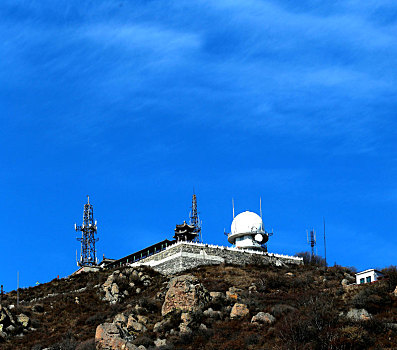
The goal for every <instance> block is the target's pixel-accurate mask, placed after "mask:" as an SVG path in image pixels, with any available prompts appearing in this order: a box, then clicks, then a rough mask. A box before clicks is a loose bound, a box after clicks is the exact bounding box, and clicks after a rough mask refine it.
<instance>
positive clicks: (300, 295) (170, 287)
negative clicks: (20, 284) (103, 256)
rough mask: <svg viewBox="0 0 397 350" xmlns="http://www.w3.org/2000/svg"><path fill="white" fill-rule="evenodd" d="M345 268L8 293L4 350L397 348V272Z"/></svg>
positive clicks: (95, 279) (58, 283) (126, 278)
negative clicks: (360, 281)
mask: <svg viewBox="0 0 397 350" xmlns="http://www.w3.org/2000/svg"><path fill="white" fill-rule="evenodd" d="M384 272H385V273H386V274H387V275H388V276H389V277H388V278H387V279H385V280H383V281H379V282H377V283H372V284H368V285H360V286H356V285H354V284H353V282H354V277H353V273H352V271H351V270H349V269H348V268H343V267H340V266H334V267H329V268H325V267H316V266H303V265H302V266H289V267H285V266H284V267H275V266H258V265H254V264H253V265H247V266H245V267H237V266H228V265H219V266H205V267H200V268H197V269H195V270H191V271H187V272H184V273H183V274H180V275H172V276H163V275H161V274H159V273H157V272H155V271H153V270H151V269H149V268H144V267H137V268H124V269H119V270H113V271H100V272H90V273H82V274H79V275H74V276H71V277H69V278H64V279H60V280H58V279H56V280H53V281H51V282H49V283H46V284H42V285H39V286H36V287H34V288H27V289H23V290H21V291H20V299H21V303H20V305H19V306H18V307H17V306H16V293H15V291H14V292H11V293H8V294H7V295H6V296H5V297H4V298H3V301H2V306H1V307H0V349H29V350H30V349H32V350H41V349H47V350H56V349H63V350H69V349H76V350H88V349H97V350H100V349H102V350H111V349H133V350H137V349H139V350H148V349H163V350H165V349H224V350H232V349H396V348H397V288H396V284H397V270H396V268H395V267H391V268H388V269H385V270H384Z"/></svg>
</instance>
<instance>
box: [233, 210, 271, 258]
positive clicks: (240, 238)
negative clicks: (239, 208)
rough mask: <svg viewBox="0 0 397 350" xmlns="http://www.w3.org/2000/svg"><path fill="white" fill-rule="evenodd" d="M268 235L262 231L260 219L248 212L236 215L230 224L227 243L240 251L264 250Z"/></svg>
mask: <svg viewBox="0 0 397 350" xmlns="http://www.w3.org/2000/svg"><path fill="white" fill-rule="evenodd" d="M268 239H269V235H268V234H267V232H266V231H265V230H264V227H263V222H262V218H261V217H260V216H259V215H257V214H255V213H253V212H250V211H245V212H243V213H240V214H238V215H237V216H236V217H235V218H234V219H233V222H232V227H231V233H230V234H229V235H228V241H229V243H231V244H233V245H235V246H236V247H237V248H241V249H253V250H265V248H264V247H265V246H264V245H265V243H266V242H267V241H268Z"/></svg>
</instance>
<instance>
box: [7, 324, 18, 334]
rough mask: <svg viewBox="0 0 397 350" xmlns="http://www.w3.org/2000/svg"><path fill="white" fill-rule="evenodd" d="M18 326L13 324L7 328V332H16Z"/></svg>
mask: <svg viewBox="0 0 397 350" xmlns="http://www.w3.org/2000/svg"><path fill="white" fill-rule="evenodd" d="M15 330H16V328H15V327H14V326H13V325H12V324H11V325H9V326H8V327H7V328H6V331H7V333H14V332H15Z"/></svg>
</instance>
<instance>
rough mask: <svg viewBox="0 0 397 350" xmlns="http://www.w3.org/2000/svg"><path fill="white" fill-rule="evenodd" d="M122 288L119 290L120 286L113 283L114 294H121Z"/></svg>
mask: <svg viewBox="0 0 397 350" xmlns="http://www.w3.org/2000/svg"><path fill="white" fill-rule="evenodd" d="M119 292H120V290H119V286H118V285H117V284H116V283H113V284H112V294H113V295H116V294H119Z"/></svg>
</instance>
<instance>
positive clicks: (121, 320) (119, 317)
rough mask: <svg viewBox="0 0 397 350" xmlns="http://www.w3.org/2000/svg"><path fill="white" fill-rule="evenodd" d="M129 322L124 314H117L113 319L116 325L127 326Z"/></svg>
mask: <svg viewBox="0 0 397 350" xmlns="http://www.w3.org/2000/svg"><path fill="white" fill-rule="evenodd" d="M127 321H128V319H127V317H126V316H125V315H124V314H117V315H116V316H114V319H113V322H114V323H121V324H127Z"/></svg>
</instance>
